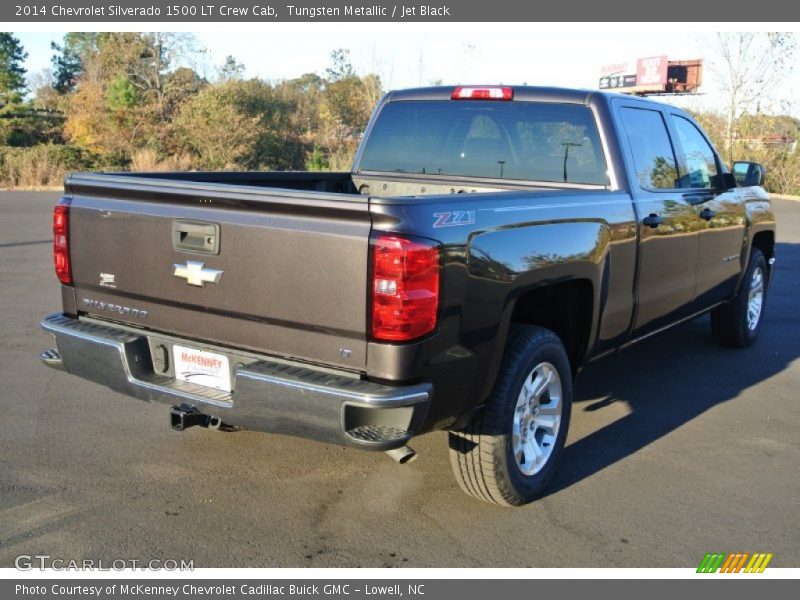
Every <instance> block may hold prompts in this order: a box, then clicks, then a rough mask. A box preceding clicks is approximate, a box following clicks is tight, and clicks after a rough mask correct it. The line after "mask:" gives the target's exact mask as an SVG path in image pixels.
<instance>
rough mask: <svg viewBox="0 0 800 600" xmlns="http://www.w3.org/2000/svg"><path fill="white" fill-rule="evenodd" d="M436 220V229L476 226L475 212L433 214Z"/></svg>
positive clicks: (434, 223)
mask: <svg viewBox="0 0 800 600" xmlns="http://www.w3.org/2000/svg"><path fill="white" fill-rule="evenodd" d="M433 216H434V217H435V218H436V220H435V221H434V222H433V227H434V229H438V228H439V227H457V226H459V225H474V224H475V211H474V210H454V211H452V212H438V213H433Z"/></svg>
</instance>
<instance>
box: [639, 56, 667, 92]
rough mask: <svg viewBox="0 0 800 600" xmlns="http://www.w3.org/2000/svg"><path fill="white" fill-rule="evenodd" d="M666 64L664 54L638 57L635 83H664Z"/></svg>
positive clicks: (646, 84)
mask: <svg viewBox="0 0 800 600" xmlns="http://www.w3.org/2000/svg"><path fill="white" fill-rule="evenodd" d="M668 64H669V61H668V60H667V57H666V56H653V57H650V58H640V59H639V60H637V61H636V85H637V86H651V85H666V83H667V66H668Z"/></svg>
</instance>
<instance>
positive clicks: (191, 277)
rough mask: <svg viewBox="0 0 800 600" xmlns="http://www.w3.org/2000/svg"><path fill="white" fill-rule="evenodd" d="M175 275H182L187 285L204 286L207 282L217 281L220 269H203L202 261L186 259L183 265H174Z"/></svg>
mask: <svg viewBox="0 0 800 600" xmlns="http://www.w3.org/2000/svg"><path fill="white" fill-rule="evenodd" d="M174 275H175V277H183V278H184V279H185V280H186V282H187V283H188V284H189V285H198V286H200V287H205V285H206V284H207V283H219V279H220V277H222V271H220V270H218V269H204V268H203V263H201V262H199V261H196V260H187V261H186V264H185V265H175V273H174Z"/></svg>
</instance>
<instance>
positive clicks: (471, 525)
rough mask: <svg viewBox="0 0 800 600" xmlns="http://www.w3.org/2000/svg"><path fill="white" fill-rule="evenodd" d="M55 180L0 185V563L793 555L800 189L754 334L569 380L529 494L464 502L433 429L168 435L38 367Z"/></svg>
mask: <svg viewBox="0 0 800 600" xmlns="http://www.w3.org/2000/svg"><path fill="white" fill-rule="evenodd" d="M57 197H58V194H57V193H33V192H31V193H15V192H8V193H0V331H1V332H2V337H0V383H1V384H2V396H0V408H1V409H2V410H1V411H0V415H2V419H3V425H2V429H0V567H11V566H13V564H14V558H15V557H16V556H18V555H21V554H37V553H38V554H48V555H50V556H52V557H59V558H64V559H93V560H100V559H102V560H104V561H111V560H114V559H127V560H131V559H135V560H150V559H160V560H166V559H187V560H190V559H191V560H194V564H195V566H196V567H252V566H260V567H264V566H270V567H271V566H283V567H297V566H300V567H305V566H308V567H312V566H313V567H356V566H362V567H383V566H385V567H403V566H415V567H433V566H435V567H445V566H447V567H471V566H484V567H489V566H493V567H511V566H519V567H527V566H536V567H566V566H572V567H614V566H617V567H640V566H642V567H643V566H658V567H690V566H696V565H697V564H698V563H699V561H700V559H701V558H702V557H703V555H704V554H705V553H706V552H709V551H723V552H732V551H744V552H772V553H774V555H775V557H774V559H773V561H772V563H771V566H774V567H778V566H784V567H798V566H800V518H799V517H798V510H799V509H800V474H799V473H800V471H798V466H799V465H800V404H798V400H800V312H798V308H797V306H798V301H800V202H791V201H776V202H775V207H776V211H777V214H778V218H779V223H778V226H779V231H778V241H779V245H778V248H777V264H776V276H775V279H774V281H773V285H772V288H771V290H770V294H769V296H768V304H767V314H766V321H765V323H764V329H763V331H762V337H761V339H760V340H759V342H758V343H757V344H756V346H755V347H753V348H751V349H748V350H731V349H725V348H720V347H718V346H716V345H715V344H714V342H713V340H712V339H711V334H710V328H709V325H708V319H707V318H703V319H700V320H697V321H695V322H692V323H689V324H687V325H683V326H680V327H678V328H676V329H674V330H672V331H670V332H668V333H665V334H663V335H661V336H658V337H656V338H652V339H650V340H647V341H645V342H643V343H641V344H639V345H637V346H635V347H634V348H633V349H630V350H628V351H626V352H623V353H622V354H620V355H617V356H613V357H611V358H607V359H604V360H602V361H599V362H596V363H594V364H592V365H591V366H590V367H589V368H588V369H587V370H586V371H585V372H584V373H583V374H582V375H581V377H580V379H579V382H578V385H577V388H576V404H575V407H574V409H573V410H574V412H573V420H572V429H571V432H570V437H569V441H568V448H567V449H566V452H565V457H564V462H563V463H562V466H561V469H560V472H559V474H558V476H557V479H556V481H555V483H554V485H553V487H552V491H551V493H550V494H549V495H548V496H547V497H546V498H544V499H542V500H540V501H539V502H537V503H534V504H532V505H529V506H526V507H524V508H520V509H504V508H499V507H495V506H491V505H488V504H484V503H482V502H479V501H476V500H473V499H471V498H468V497H467V496H465V495H464V494H462V492H461V491H460V490H459V488H458V486H457V485H456V483H455V480H454V479H453V478H452V476H451V474H450V465H449V462H448V457H447V440H446V435H445V434H444V433H437V434H431V435H427V436H424V437H422V438H420V439H418V440H417V441H416V442H415V443H414V444H413V446H414V447H415V449H416V450H417V451H418V452H419V453H420V456H419V459H418V460H417V461H416V462H415V463H413V464H411V465H406V466H399V465H397V464H395V463H394V462H393V461H392V460H390V459H389V458H388V457H386V456H385V455H383V454H368V453H363V452H359V451H356V450H350V449H343V448H339V447H334V446H326V445H322V444H317V443H314V442H308V441H303V440H297V439H292V438H286V437H281V436H269V435H265V434H259V433H251V432H236V433H217V432H210V431H206V430H202V429H199V428H194V429H191V430H188V431H186V432H183V433H177V432H174V431H172V430H171V429H170V427H169V422H168V421H169V420H168V411H167V409H166V407H165V406H162V405H150V404H145V403H141V402H137V401H129V400H127V399H125V398H124V397H123V396H120V395H118V394H116V393H114V392H110V391H108V390H106V389H104V388H100V387H98V386H96V385H93V384H90V383H88V382H84V381H81V380H78V379H75V378H72V377H70V376H68V375H66V374H63V373H58V372H55V371H51V370H48V369H46V368H45V367H43V366H41V365H40V364H39V361H38V358H37V355H38V353H39V351H40V350H42V349H43V348H45V347H49V346H48V344H49V342H50V340H49V339H48V337H47V336H45V335H44V334H42V333H41V332H40V330H39V326H38V324H39V321H40V319H41V317H42V316H43V315H44V314H46V313H49V312H54V311H55V310H56V309H58V307H59V296H58V286H57V283H56V279H55V276H54V275H53V273H52V265H51V208H52V204H53V203H54V202H55V200H56V198H57Z"/></svg>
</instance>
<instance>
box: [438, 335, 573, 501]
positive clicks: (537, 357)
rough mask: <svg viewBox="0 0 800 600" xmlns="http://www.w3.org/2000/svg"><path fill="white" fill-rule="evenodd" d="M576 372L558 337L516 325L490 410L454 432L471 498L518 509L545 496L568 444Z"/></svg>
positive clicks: (458, 466)
mask: <svg viewBox="0 0 800 600" xmlns="http://www.w3.org/2000/svg"><path fill="white" fill-rule="evenodd" d="M571 406H572V372H571V369H570V364H569V360H568V359H567V353H566V351H565V350H564V346H563V344H562V343H561V340H560V339H559V338H558V336H557V335H556V334H554V333H553V332H552V331H550V330H548V329H544V328H542V327H535V326H530V325H521V326H514V327H513V328H512V331H511V334H510V336H509V342H508V345H507V347H506V351H505V354H504V356H503V363H502V366H501V368H500V373H499V375H498V379H497V382H496V383H495V386H494V389H493V390H492V393H491V395H490V396H489V398H488V400H487V402H486V404H485V406H484V409H483V410H482V411H481V413H480V414H479V415H478V416H477V417H476V418H475V419H474V420H473V422H472V423H471V424H470V425H469V426H468V427H467V428H465V429H463V430H460V431H451V432H450V462H451V465H452V467H453V472H454V474H455V476H456V479H457V480H458V483H459V485H460V486H461V488H462V489H463V490H464V491H465V492H466V493H467V494H469V495H471V496H475V497H476V498H480V499H481V500H486V501H487V502H493V503H495V504H501V505H505V506H518V505H521V504H526V503H528V502H531V501H532V500H534V499H535V498H537V497H538V496H540V495H541V494H542V492H543V491H544V490H545V488H546V486H547V484H548V483H549V481H550V479H551V478H552V476H553V474H554V472H555V467H556V464H557V463H558V460H559V458H560V455H561V451H562V449H563V447H564V441H565V439H566V436H567V430H568V428H569V418H570V409H571Z"/></svg>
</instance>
